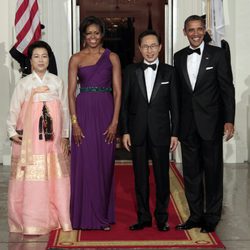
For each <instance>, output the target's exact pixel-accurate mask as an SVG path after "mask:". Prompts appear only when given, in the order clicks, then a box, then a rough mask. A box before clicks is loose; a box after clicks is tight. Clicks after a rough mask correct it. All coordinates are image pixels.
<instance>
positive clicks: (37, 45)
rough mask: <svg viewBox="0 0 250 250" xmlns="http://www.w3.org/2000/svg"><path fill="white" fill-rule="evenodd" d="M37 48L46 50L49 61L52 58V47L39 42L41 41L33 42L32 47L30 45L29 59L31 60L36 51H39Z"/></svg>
mask: <svg viewBox="0 0 250 250" xmlns="http://www.w3.org/2000/svg"><path fill="white" fill-rule="evenodd" d="M37 48H44V49H46V50H47V52H48V56H49V59H50V58H51V57H52V54H53V52H52V49H51V47H50V46H49V45H48V44H47V43H46V42H44V41H41V40H39V41H36V42H33V43H32V44H31V45H29V47H28V58H29V59H31V57H32V54H33V51H34V49H37Z"/></svg>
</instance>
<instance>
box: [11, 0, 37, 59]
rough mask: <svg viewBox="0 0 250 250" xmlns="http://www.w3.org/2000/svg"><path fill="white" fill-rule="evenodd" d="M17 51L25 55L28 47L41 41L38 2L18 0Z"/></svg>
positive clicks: (16, 19)
mask: <svg viewBox="0 0 250 250" xmlns="http://www.w3.org/2000/svg"><path fill="white" fill-rule="evenodd" d="M15 30H16V38H17V42H16V44H15V47H16V49H17V50H18V51H19V52H21V53H23V54H25V55H26V53H27V49H28V46H29V45H30V44H31V43H32V42H34V41H37V40H39V39H40V37H41V26H40V18H39V10H38V3H37V0H18V1H17V11H16V18H15Z"/></svg>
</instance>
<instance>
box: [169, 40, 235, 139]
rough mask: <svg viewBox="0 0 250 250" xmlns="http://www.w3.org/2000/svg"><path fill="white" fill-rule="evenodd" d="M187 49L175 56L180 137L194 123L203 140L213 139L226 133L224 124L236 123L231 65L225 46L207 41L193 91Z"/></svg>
mask: <svg viewBox="0 0 250 250" xmlns="http://www.w3.org/2000/svg"><path fill="white" fill-rule="evenodd" d="M187 50H188V47H186V48H184V49H182V50H180V51H178V52H177V53H176V54H175V55H174V65H175V69H176V73H177V79H178V89H179V92H180V138H185V137H186V136H187V135H188V134H189V131H190V129H191V128H192V126H196V129H197V131H198V133H199V135H200V136H201V137H202V138H203V139H205V140H213V139H215V138H216V137H217V136H222V135H223V127H224V124H225V123H227V122H230V123H234V116H235V90H234V85H233V79H232V73H231V65H230V63H229V62H228V61H227V59H226V54H225V50H224V49H221V48H219V47H215V46H211V45H206V44H205V46H204V50H203V54H202V58H201V63H200V67H199V71H198V75H197V80H196V83H195V88H194V90H192V87H191V83H190V80H189V75H188V71H187V56H188V53H187Z"/></svg>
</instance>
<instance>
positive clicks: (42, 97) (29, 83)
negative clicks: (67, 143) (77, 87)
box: [7, 72, 69, 137]
mask: <svg viewBox="0 0 250 250" xmlns="http://www.w3.org/2000/svg"><path fill="white" fill-rule="evenodd" d="M39 86H48V88H49V91H48V92H46V93H37V94H35V95H34V96H33V102H41V101H42V102H43V101H51V100H59V101H60V102H61V108H62V110H61V111H62V117H63V121H62V137H69V110H68V98H67V89H66V88H65V86H64V84H63V81H62V80H61V79H60V78H59V77H58V76H56V75H54V74H51V73H49V72H46V74H45V75H44V77H43V79H41V78H40V77H39V76H38V75H37V74H36V73H35V72H33V73H32V74H30V75H28V76H26V77H24V78H22V79H20V80H19V82H18V83H17V85H16V87H15V90H14V92H13V95H12V98H11V102H10V109H9V115H8V118H7V132H8V136H9V137H12V136H14V135H17V132H16V125H17V121H18V118H19V115H20V112H21V110H22V105H23V103H24V102H28V101H29V98H30V96H31V91H32V89H33V88H36V87H39ZM58 115H59V114H58Z"/></svg>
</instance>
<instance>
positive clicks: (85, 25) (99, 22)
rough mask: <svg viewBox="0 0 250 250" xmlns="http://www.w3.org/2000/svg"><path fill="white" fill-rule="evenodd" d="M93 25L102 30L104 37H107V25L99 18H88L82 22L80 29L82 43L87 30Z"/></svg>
mask: <svg viewBox="0 0 250 250" xmlns="http://www.w3.org/2000/svg"><path fill="white" fill-rule="evenodd" d="M92 24H95V25H97V26H98V27H99V28H100V31H101V34H102V36H104V35H105V24H104V22H103V21H102V20H101V19H100V18H98V17H95V16H87V17H85V18H84V19H83V20H82V21H81V23H80V27H79V31H80V38H81V42H82V41H83V40H84V36H85V34H86V30H87V28H88V27H89V26H90V25H92Z"/></svg>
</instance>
